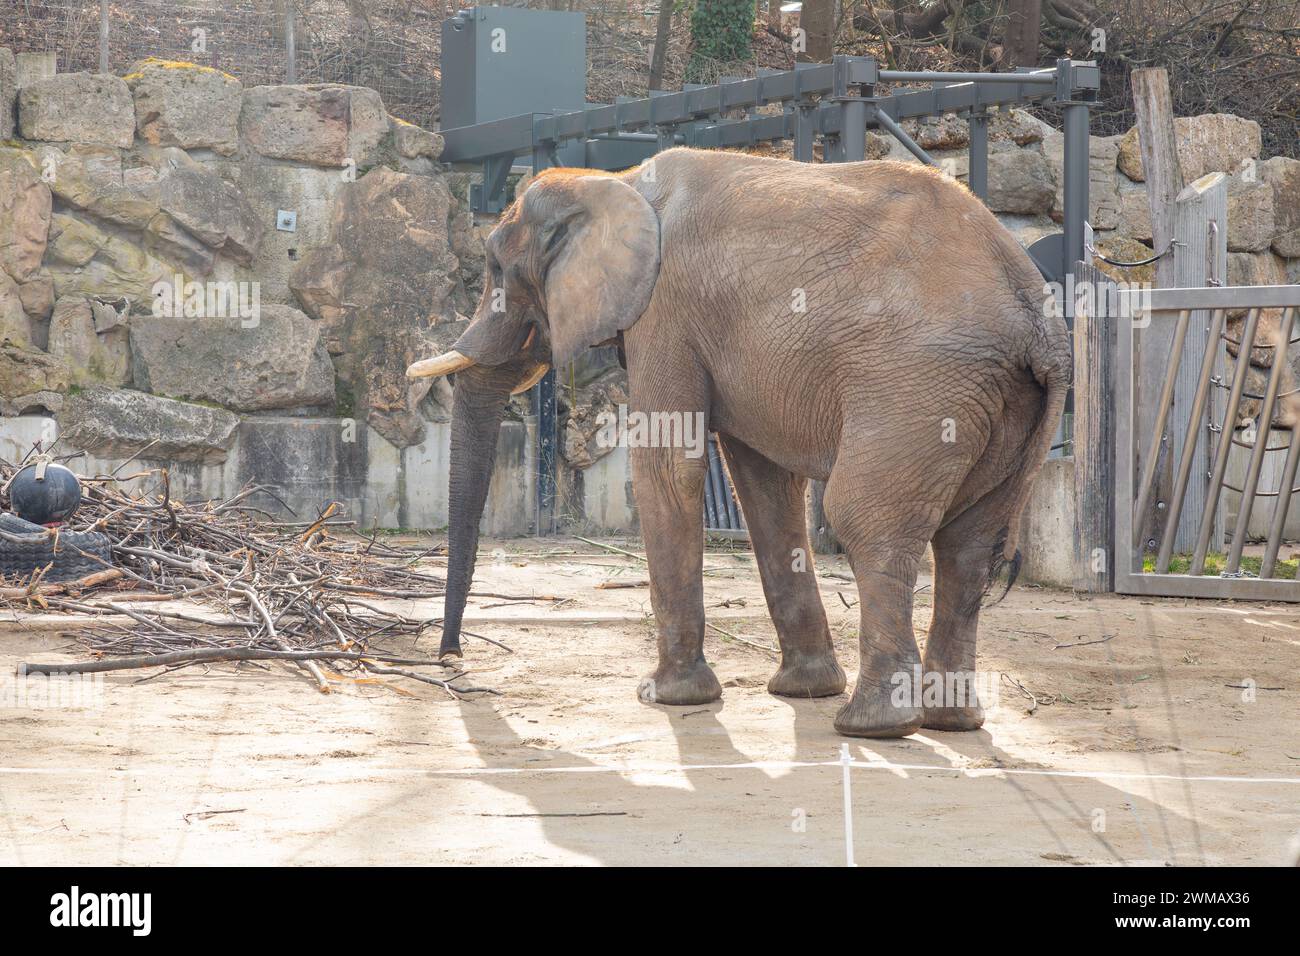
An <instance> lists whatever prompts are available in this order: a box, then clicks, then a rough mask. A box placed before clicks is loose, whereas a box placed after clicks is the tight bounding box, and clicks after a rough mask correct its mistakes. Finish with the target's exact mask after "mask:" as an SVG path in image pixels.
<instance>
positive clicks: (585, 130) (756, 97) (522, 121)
mask: <svg viewBox="0 0 1300 956" xmlns="http://www.w3.org/2000/svg"><path fill="white" fill-rule="evenodd" d="M837 70H838V71H839V73H838V74H837V72H836V71H837ZM837 75H838V76H839V77H840V79H839V81H838V82H840V83H841V84H844V83H847V84H849V85H871V84H873V83H875V82H877V81H879V80H884V79H886V78H889V77H893V78H895V79H900V78H906V77H916V78H917V79H919V80H921V81H923V82H931V83H935V84H939V85H936V86H935V88H934V89H930V90H910V91H907V92H900V93H897V94H894V95H891V96H881V97H877V98H876V102H877V108H878V109H880V110H882V111H884V112H887V113H888V114H889V115H890V116H891V117H893V118H894V119H895V120H903V119H909V118H912V117H917V116H936V115H939V114H941V113H947V112H959V111H966V110H971V109H976V108H978V107H981V106H983V107H990V106H1001V105H1010V104H1016V103H1033V102H1041V101H1044V100H1050V99H1057V100H1060V99H1061V98H1062V92H1061V91H1062V89H1063V88H1064V89H1065V92H1066V95H1067V97H1068V96H1069V95H1072V94H1076V93H1082V94H1084V95H1085V96H1086V95H1088V94H1090V93H1091V92H1092V91H1095V90H1096V89H1097V88H1098V86H1099V85H1100V79H1099V76H1100V74H1099V71H1098V70H1097V67H1096V66H1095V65H1094V64H1091V63H1077V62H1075V63H1071V62H1070V61H1062V63H1060V64H1058V66H1057V68H1056V69H1055V70H1053V71H1036V72H1033V73H989V74H982V73H973V74H963V73H933V74H929V73H920V74H910V73H900V72H898V71H888V70H887V71H883V72H881V71H879V70H877V67H876V62H875V60H873V59H872V58H871V57H837V62H836V63H831V64H820V65H816V66H801V67H800V68H797V69H795V70H785V71H782V72H780V73H773V74H770V75H764V76H761V77H754V78H752V79H744V80H734V81H732V82H727V83H715V84H712V85H709V86H703V87H700V88H697V89H686V90H683V91H682V92H680V93H670V94H666V95H661V96H654V97H649V98H645V99H635V100H628V101H626V102H621V103H615V104H613V105H609V106H601V105H592V106H589V107H587V108H586V109H584V110H582V111H575V112H572V113H561V114H555V115H546V114H527V115H525V116H520V117H510V118H508V119H504V120H494V121H492V122H490V123H479V124H477V125H475V126H464V127H459V128H456V129H447V130H443V131H442V136H443V139H444V143H445V145H444V148H443V155H442V160H443V162H448V163H458V162H476V161H479V160H482V159H484V158H485V157H487V156H492V155H497V154H500V153H505V152H512V153H514V154H520V153H526V152H529V151H530V150H531V149H532V147H533V142H532V134H533V130H534V126H536V129H537V134H538V135H539V136H540V137H541V138H543V139H549V140H554V141H555V142H556V143H563V142H565V141H567V140H571V139H589V138H590V137H592V136H593V135H597V134H607V133H618V132H626V131H635V130H641V129H653V128H654V127H656V126H672V125H680V124H683V123H690V122H695V121H698V120H701V119H708V118H709V117H711V116H714V115H716V114H719V113H722V112H724V111H726V110H734V109H752V108H754V107H758V106H766V105H770V104H773V103H783V102H788V101H792V100H799V99H801V98H806V97H814V96H815V97H822V96H826V97H829V96H832V95H835V94H836V83H837V79H836V77H837ZM821 108H822V109H827V108H828V107H827V106H826V105H825V104H823V106H822V107H821ZM831 108H837V107H833V106H832V107H831ZM534 119H536V123H535V122H534ZM837 119H838V117H837ZM835 128H836V129H838V126H836V127H835ZM824 129H825V127H824ZM758 138H762V137H758Z"/></svg>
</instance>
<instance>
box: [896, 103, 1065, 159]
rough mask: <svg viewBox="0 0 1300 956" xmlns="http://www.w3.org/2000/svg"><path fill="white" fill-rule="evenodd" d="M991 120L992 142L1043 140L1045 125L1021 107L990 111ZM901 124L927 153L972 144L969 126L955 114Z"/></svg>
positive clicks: (912, 120) (963, 147)
mask: <svg viewBox="0 0 1300 956" xmlns="http://www.w3.org/2000/svg"><path fill="white" fill-rule="evenodd" d="M988 123H989V140H990V141H991V142H994V143H1015V144H1016V145H1017V146H1027V145H1028V144H1030V143H1037V142H1038V141H1040V140H1041V139H1042V138H1043V132H1044V126H1045V125H1046V124H1044V123H1042V122H1040V121H1039V120H1036V119H1035V118H1034V117H1033V116H1031V115H1030V114H1029V113H1026V112H1025V111H1024V110H1019V109H1015V110H1008V111H1006V112H1002V111H1001V110H995V111H994V112H992V113H990V114H989V120H988ZM899 125H900V126H902V128H903V131H904V132H905V133H907V134H908V135H909V136H911V137H912V138H913V139H914V140H916V142H917V145H919V146H920V147H921V148H922V149H924V150H926V151H927V152H931V151H933V150H946V149H965V148H966V147H967V146H968V145H969V144H970V125H969V124H968V123H967V121H966V119H965V118H964V117H962V116H958V115H957V114H956V113H944V114H943V115H942V116H936V117H933V118H929V119H923V120H914V119H909V120H903V122H902V123H900V124H899Z"/></svg>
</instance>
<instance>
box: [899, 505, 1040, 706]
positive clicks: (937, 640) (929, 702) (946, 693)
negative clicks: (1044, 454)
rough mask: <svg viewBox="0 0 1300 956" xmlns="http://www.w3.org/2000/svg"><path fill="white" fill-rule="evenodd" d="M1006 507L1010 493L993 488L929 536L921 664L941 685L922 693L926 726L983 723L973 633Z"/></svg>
mask: <svg viewBox="0 0 1300 956" xmlns="http://www.w3.org/2000/svg"><path fill="white" fill-rule="evenodd" d="M1010 507H1011V500H1010V496H1008V495H1006V494H1003V493H1001V490H1000V489H999V490H995V491H993V492H991V493H990V494H989V495H987V496H986V497H984V498H982V499H981V500H980V501H978V502H976V503H975V504H974V505H972V506H971V507H970V508H968V509H967V510H966V511H964V512H962V513H961V514H960V515H958V516H957V517H956V518H954V519H953V520H952V521H950V522H949V523H948V524H946V525H944V526H943V527H942V528H941V529H939V531H938V532H937V533H936V534H935V536H934V542H933V545H934V617H933V618H932V619H931V621H930V632H929V636H928V637H927V638H926V642H925V661H924V663H923V665H922V666H923V669H924V671H925V675H926V679H927V680H929V681H932V682H933V685H934V686H935V687H936V688H937V687H939V686H940V685H941V686H942V687H943V697H942V699H932V698H931V697H929V696H927V697H925V698H924V706H925V724H924V726H925V727H926V728H928V729H930V730H977V729H978V728H979V727H981V726H982V725H983V724H984V708H983V706H982V705H981V702H980V699H979V694H978V685H979V680H978V675H977V671H976V663H975V633H976V628H977V626H978V624H979V615H980V604H981V602H982V600H983V598H984V594H985V591H986V590H987V588H988V584H989V575H990V573H991V571H992V568H993V565H994V560H995V558H996V557H998V556H1000V554H1001V551H1002V546H1003V542H1004V541H1005V539H1006V532H1007V523H1008V521H1010V520H1014V519H1013V517H1012V516H1010V515H1008V514H1007V512H1008V511H1009V509H1010ZM1018 517H1019V516H1015V518H1018Z"/></svg>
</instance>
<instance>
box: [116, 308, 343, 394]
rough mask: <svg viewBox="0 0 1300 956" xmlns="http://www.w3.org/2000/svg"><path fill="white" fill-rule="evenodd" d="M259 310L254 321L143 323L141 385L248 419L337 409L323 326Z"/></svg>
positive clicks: (135, 337)
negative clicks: (242, 413) (258, 413)
mask: <svg viewBox="0 0 1300 956" xmlns="http://www.w3.org/2000/svg"><path fill="white" fill-rule="evenodd" d="M259 311H260V314H259V315H258V316H257V317H256V318H255V319H254V320H245V319H241V318H239V317H238V316H234V317H229V318H221V317H212V316H206V317H203V318H171V317H166V316H136V317H135V318H134V319H133V320H132V322H131V361H132V366H133V368H134V373H135V383H136V385H137V386H138V387H140V388H143V389H148V390H149V391H151V392H154V393H156V394H159V395H169V396H172V397H175V398H186V399H192V400H194V401H205V402H213V403H215V404H217V405H223V406H225V407H227V408H233V409H236V410H238V411H245V412H256V411H265V410H267V409H276V408H304V407H319V406H322V405H328V406H331V407H332V406H333V405H334V367H333V365H332V364H331V363H330V357H329V353H328V352H326V351H325V346H324V345H323V344H322V342H321V329H320V325H319V324H318V323H317V322H315V321H313V320H312V319H309V318H308V317H307V316H305V315H303V314H302V313H301V312H300V311H298V310H297V309H295V308H293V307H291V306H287V305H263V306H261V307H260V310H259Z"/></svg>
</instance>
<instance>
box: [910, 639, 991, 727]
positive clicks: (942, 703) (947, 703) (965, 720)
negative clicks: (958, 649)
mask: <svg viewBox="0 0 1300 956" xmlns="http://www.w3.org/2000/svg"><path fill="white" fill-rule="evenodd" d="M921 670H922V671H923V673H924V675H925V677H924V679H923V682H922V690H921V701H920V703H921V706H922V708H924V710H925V723H924V724H923V726H924V727H925V729H926V730H979V729H980V728H981V727H983V726H984V708H983V707H982V706H981V705H980V699H979V689H978V684H977V681H976V678H977V676H978V675H977V673H976V670H975V664H974V652H973V651H971V653H970V654H969V655H968V656H967V659H966V660H965V661H963V660H961V659H960V658H957V657H955V656H954V655H945V654H941V653H936V652H935V648H934V646H933V639H932V644H931V646H930V647H929V648H927V650H926V655H925V662H924V663H923V664H922V665H921Z"/></svg>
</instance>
